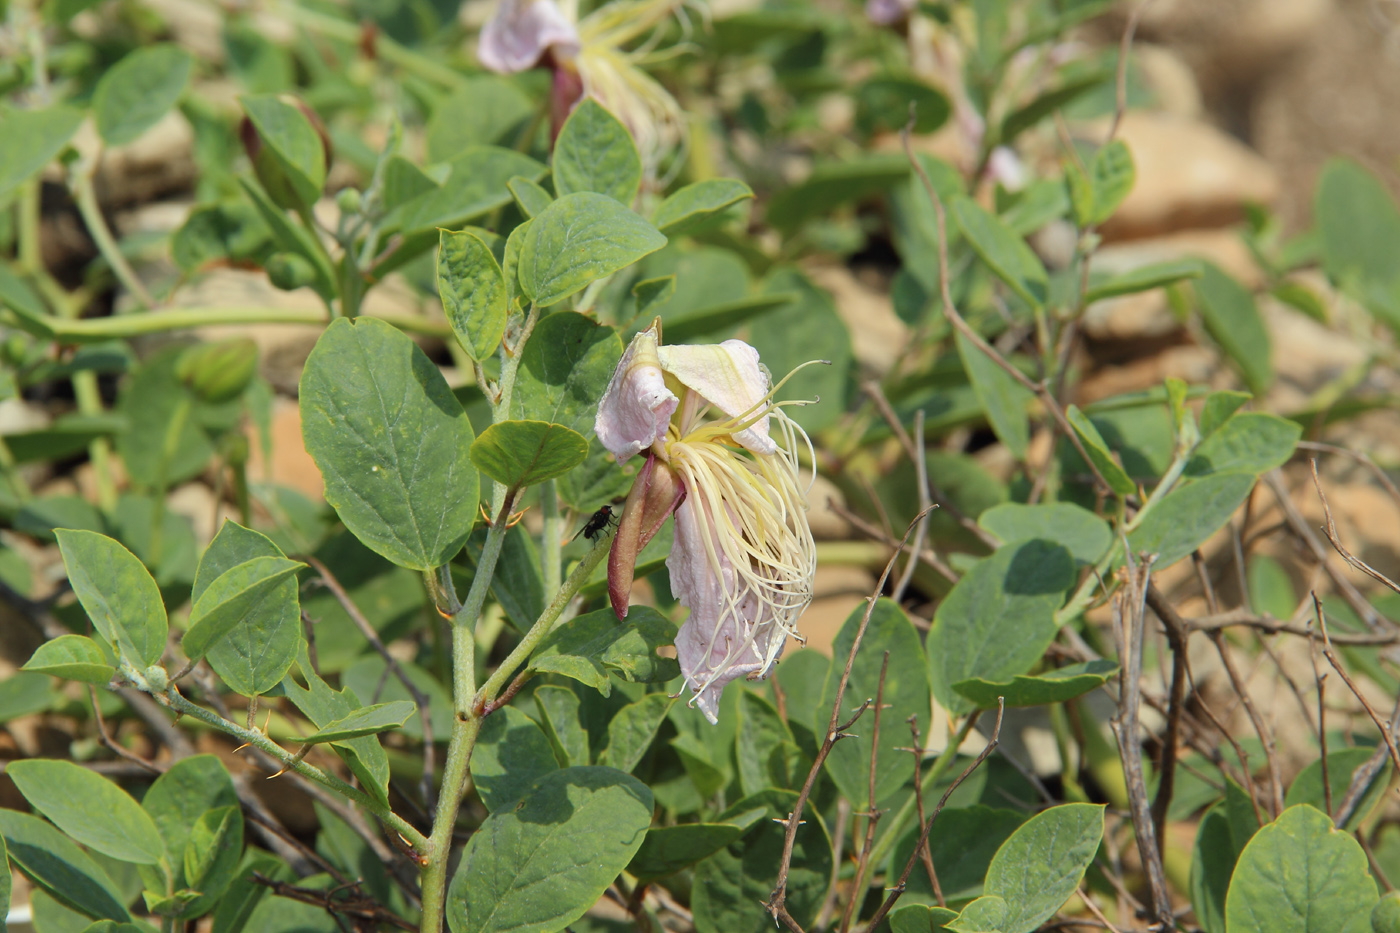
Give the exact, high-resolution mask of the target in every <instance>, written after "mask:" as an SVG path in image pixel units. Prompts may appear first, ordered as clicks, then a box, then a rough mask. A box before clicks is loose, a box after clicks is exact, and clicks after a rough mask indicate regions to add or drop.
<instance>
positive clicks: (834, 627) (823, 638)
mask: <svg viewBox="0 0 1400 933" xmlns="http://www.w3.org/2000/svg"><path fill="white" fill-rule="evenodd" d="M874 588H875V577H874V575H873V574H871V572H870V571H869V570H867V569H866V568H864V567H853V566H850V565H848V564H847V565H841V564H823V565H821V566H819V567H818V568H817V579H816V583H815V589H816V598H814V599H813V600H812V604H811V605H810V606H808V607H807V611H806V612H804V613H803V614H802V618H800V619H798V620H797V627H798V629H799V630H800V631H801V632H802V634H803V636H804V637H805V638H806V639H807V648H809V649H811V650H813V651H820V652H821V653H822V654H824V655H826V656H827V657H831V645H832V642H833V641H835V639H836V633H837V632H839V631H840V630H841V626H842V625H845V624H846V618H847V617H848V616H849V615H850V614H851V611H852V610H854V609H855V608H856V607H857V606H859V605H861V603H862V602H864V600H865V597H866V596H869V595H870V591H871V590H873V589H874ZM788 647H789V649H795V648H796V645H794V644H791V643H789V645H788Z"/></svg>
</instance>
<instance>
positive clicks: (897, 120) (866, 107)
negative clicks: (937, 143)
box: [855, 75, 952, 135]
mask: <svg viewBox="0 0 1400 933" xmlns="http://www.w3.org/2000/svg"><path fill="white" fill-rule="evenodd" d="M855 103H856V125H857V126H858V127H859V128H860V130H861V132H862V133H865V134H867V135H870V134H873V133H879V132H885V133H894V132H898V131H900V130H902V129H904V126H905V124H907V123H908V122H909V119H910V117H911V115H912V117H913V119H914V126H913V131H914V132H915V133H932V132H933V131H934V130H936V129H938V128H939V127H940V126H942V125H943V124H944V123H946V122H947V121H948V114H949V113H950V112H951V109H952V108H951V107H950V106H949V103H948V98H947V97H946V96H944V95H943V94H942V93H941V92H940V91H937V90H935V89H934V88H931V87H929V86H928V85H927V84H925V83H924V82H922V81H920V80H918V79H917V78H909V77H903V76H900V75H878V76H876V77H874V78H871V79H870V80H869V81H867V82H865V83H864V84H862V85H861V86H860V87H859V88H858V89H857V90H856V93H855Z"/></svg>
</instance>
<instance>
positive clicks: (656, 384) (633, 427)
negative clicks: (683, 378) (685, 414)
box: [593, 330, 680, 463]
mask: <svg viewBox="0 0 1400 933" xmlns="http://www.w3.org/2000/svg"><path fill="white" fill-rule="evenodd" d="M656 351H657V348H656V333H655V331H652V330H644V331H642V332H641V333H640V334H638V335H637V336H635V337H633V338H632V342H631V343H630V344H628V346H627V352H625V353H623V354H622V361H621V362H619V363H618V364H617V369H615V370H613V376H612V381H611V382H609V383H608V390H607V391H606V392H604V393H603V400H602V401H601V402H599V403H598V417H597V418H596V419H595V420H594V423H593V431H594V433H596V434H597V435H598V440H599V442H600V443H602V445H603V446H604V447H605V448H607V449H608V450H610V451H612V453H613V456H615V457H617V461H618V463H621V462H623V461H624V460H626V459H628V458H629V457H631V456H633V455H634V454H637V453H640V452H641V451H643V450H645V449H646V448H648V447H650V446H651V445H652V443H654V442H655V441H660V440H665V439H666V426H667V425H668V424H670V422H671V415H672V414H673V413H674V412H675V410H676V406H677V405H679V404H680V399H679V398H677V397H676V394H675V393H674V392H672V391H671V390H670V389H668V388H666V377H665V375H664V374H663V373H662V372H661V364H660V362H659V361H658V360H657V355H656Z"/></svg>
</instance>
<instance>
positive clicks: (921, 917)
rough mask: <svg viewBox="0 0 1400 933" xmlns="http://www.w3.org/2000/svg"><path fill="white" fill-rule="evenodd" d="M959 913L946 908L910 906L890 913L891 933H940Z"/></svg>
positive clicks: (920, 905)
mask: <svg viewBox="0 0 1400 933" xmlns="http://www.w3.org/2000/svg"><path fill="white" fill-rule="evenodd" d="M957 916H958V912H957V911H955V910H949V909H948V908H946V907H925V906H924V905H922V904H910V905H909V906H908V907H900V908H898V909H897V910H892V911H890V933H940V931H942V930H946V929H948V926H947V924H948V922H949V921H951V920H954V919H956V918H957Z"/></svg>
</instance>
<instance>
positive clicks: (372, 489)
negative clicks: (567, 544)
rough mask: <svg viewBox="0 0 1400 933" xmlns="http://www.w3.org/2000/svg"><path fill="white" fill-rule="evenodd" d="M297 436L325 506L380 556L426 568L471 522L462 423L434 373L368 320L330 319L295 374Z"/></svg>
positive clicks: (473, 480) (456, 544) (472, 491)
mask: <svg viewBox="0 0 1400 933" xmlns="http://www.w3.org/2000/svg"><path fill="white" fill-rule="evenodd" d="M301 418H302V428H301V430H302V437H303V439H304V440H305V442H306V449H307V452H309V453H310V454H311V457H312V459H314V460H315V461H316V465H317V466H318V467H319V468H320V470H321V475H322V476H323V477H324V479H325V483H326V501H327V502H329V503H330V504H331V505H332V506H333V507H334V508H335V510H336V512H337V513H338V514H339V515H340V519H341V521H343V522H345V526H346V527H347V528H349V529H350V530H351V531H352V532H354V534H355V536H356V537H357V538H359V539H360V540H361V541H363V542H364V543H365V545H366V546H367V547H369V548H370V549H371V550H373V551H375V552H376V553H378V554H381V555H383V556H384V557H385V558H386V559H388V560H390V561H392V562H394V563H396V564H399V565H400V566H403V567H409V568H411V569H414V570H423V571H428V570H431V569H433V568H434V567H437V566H439V565H441V564H445V563H447V562H448V561H449V560H451V559H452V558H453V557H454V556H455V555H456V554H457V552H458V551H460V550H461V549H462V544H463V542H465V541H466V539H467V535H468V534H469V533H470V532H471V528H472V523H473V522H475V520H476V504H477V495H478V485H479V480H478V477H477V474H476V471H475V470H474V469H472V466H471V463H470V462H469V454H468V451H469V450H470V449H471V446H472V440H473V436H472V426H471V422H469V421H468V420H467V417H466V415H465V414H464V413H463V412H462V406H461V405H460V404H458V402H457V399H456V397H455V396H454V395H453V394H452V390H451V389H449V388H448V387H447V383H446V381H445V380H444V379H443V378H442V372H441V371H440V370H439V369H438V368H437V367H436V366H435V365H433V363H432V361H431V360H429V359H428V357H427V356H425V355H424V353H423V351H422V350H420V349H419V348H418V345H417V344H415V343H414V342H413V340H412V339H411V338H409V337H408V336H407V335H405V334H403V333H401V332H399V331H398V330H396V329H395V328H394V327H392V326H390V325H389V324H385V323H384V322H383V321H379V320H376V319H374V318H358V319H356V321H355V323H353V324H352V323H351V322H350V321H349V320H346V319H344V318H341V319H339V320H336V321H334V322H333V323H332V324H331V325H330V327H328V328H326V331H325V333H323V334H322V335H321V338H320V339H319V340H317V341H316V347H315V349H313V350H312V351H311V356H310V358H308V359H307V361H306V368H305V369H304V370H303V371H302V376H301Z"/></svg>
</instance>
